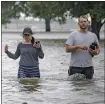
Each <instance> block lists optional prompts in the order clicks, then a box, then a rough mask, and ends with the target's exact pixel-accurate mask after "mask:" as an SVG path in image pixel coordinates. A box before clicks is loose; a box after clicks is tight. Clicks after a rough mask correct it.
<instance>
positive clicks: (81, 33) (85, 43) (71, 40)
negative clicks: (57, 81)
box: [66, 16, 100, 79]
mask: <svg viewBox="0 0 105 104" xmlns="http://www.w3.org/2000/svg"><path fill="white" fill-rule="evenodd" d="M78 25H79V27H80V29H79V30H78V31H75V32H72V33H71V34H70V36H69V37H68V39H67V41H66V52H71V61H70V66H69V70H68V74H69V75H73V74H76V73H80V74H84V75H85V76H86V79H92V78H93V74H94V68H93V63H92V57H93V56H94V55H98V54H99V53H100V49H99V41H98V38H97V36H96V35H95V34H94V33H92V32H90V31H88V18H87V17H86V16H80V18H79V19H78Z"/></svg>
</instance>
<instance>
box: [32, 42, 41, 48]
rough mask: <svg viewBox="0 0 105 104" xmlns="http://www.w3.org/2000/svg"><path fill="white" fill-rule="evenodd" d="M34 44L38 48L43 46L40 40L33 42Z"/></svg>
mask: <svg viewBox="0 0 105 104" xmlns="http://www.w3.org/2000/svg"><path fill="white" fill-rule="evenodd" d="M33 46H34V47H36V48H40V47H41V44H40V42H39V41H37V42H35V43H34V44H33Z"/></svg>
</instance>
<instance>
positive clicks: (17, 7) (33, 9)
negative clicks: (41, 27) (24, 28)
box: [2, 1, 66, 32]
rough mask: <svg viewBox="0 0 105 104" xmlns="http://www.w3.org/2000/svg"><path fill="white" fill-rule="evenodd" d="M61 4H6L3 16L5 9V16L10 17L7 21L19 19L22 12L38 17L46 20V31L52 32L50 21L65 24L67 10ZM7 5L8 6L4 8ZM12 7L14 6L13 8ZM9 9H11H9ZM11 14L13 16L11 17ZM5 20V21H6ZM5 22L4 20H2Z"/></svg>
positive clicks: (49, 2)
mask: <svg viewBox="0 0 105 104" xmlns="http://www.w3.org/2000/svg"><path fill="white" fill-rule="evenodd" d="M59 3H60V2H54V1H34V2H33V1H31V2H30V1H28V2H27V1H19V2H13V3H12V2H5V1H3V2H2V4H3V6H2V16H3V11H4V9H5V10H6V11H4V13H5V14H4V15H6V14H7V15H9V16H8V17H6V19H7V20H9V19H11V18H19V17H20V12H22V13H24V14H25V15H26V17H27V16H32V17H35V18H36V17H38V18H40V19H41V18H43V19H45V25H46V31H48V32H49V31H51V29H50V21H51V20H52V19H55V18H57V19H58V21H59V23H64V22H65V20H66V19H65V15H64V12H65V9H64V8H62V5H59ZM5 4H7V5H8V6H7V7H6V8H4V6H5ZM11 5H12V6H11ZM8 8H9V9H8ZM10 14H11V15H10ZM6 19H5V20H6ZM2 21H3V20H2Z"/></svg>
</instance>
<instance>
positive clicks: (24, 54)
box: [5, 27, 44, 78]
mask: <svg viewBox="0 0 105 104" xmlns="http://www.w3.org/2000/svg"><path fill="white" fill-rule="evenodd" d="M32 34H33V32H32V30H31V28H28V27H27V28H24V30H23V38H24V42H21V43H19V44H18V46H17V50H16V52H15V54H13V53H11V52H9V51H8V45H6V46H5V53H6V54H7V55H8V57H10V58H12V59H17V58H18V57H19V56H21V57H20V61H19V70H18V78H32V77H39V78H40V71H39V61H38V57H39V58H41V59H43V58H44V53H43V50H42V47H41V44H40V42H39V41H38V42H35V38H34V37H32Z"/></svg>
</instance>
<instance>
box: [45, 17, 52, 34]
mask: <svg viewBox="0 0 105 104" xmlns="http://www.w3.org/2000/svg"><path fill="white" fill-rule="evenodd" d="M45 25H46V32H50V31H51V28H50V19H49V18H46V19H45Z"/></svg>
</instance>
